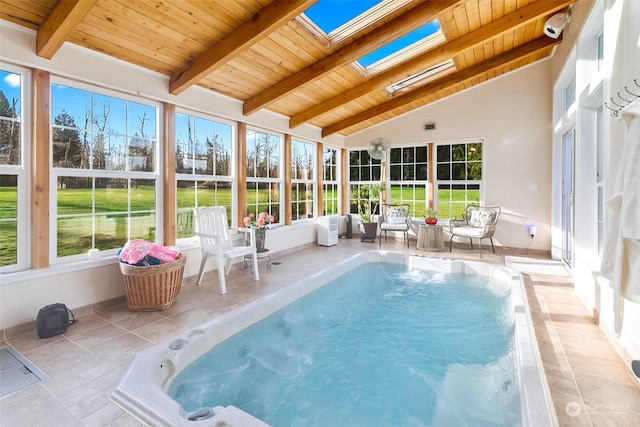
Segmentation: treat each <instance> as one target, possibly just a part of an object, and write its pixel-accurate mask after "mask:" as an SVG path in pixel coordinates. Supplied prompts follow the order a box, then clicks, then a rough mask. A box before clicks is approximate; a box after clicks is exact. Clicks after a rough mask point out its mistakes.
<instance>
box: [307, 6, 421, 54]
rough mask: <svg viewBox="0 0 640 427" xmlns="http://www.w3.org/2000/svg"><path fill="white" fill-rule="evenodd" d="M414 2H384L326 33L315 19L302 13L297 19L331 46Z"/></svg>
mask: <svg viewBox="0 0 640 427" xmlns="http://www.w3.org/2000/svg"><path fill="white" fill-rule="evenodd" d="M411 1H412V0H383V1H381V2H380V3H379V4H377V5H375V6H372V7H371V8H370V9H368V10H366V11H365V12H363V13H361V14H360V15H358V16H356V17H354V18H353V19H351V20H349V21H347V22H345V23H344V24H342V25H341V26H339V27H338V28H336V29H335V30H332V31H330V32H329V33H326V32H325V31H324V30H323V29H322V28H320V26H319V25H318V24H316V23H315V22H314V21H313V19H311V18H309V17H308V16H307V15H305V14H304V12H303V13H301V14H300V15H299V16H298V17H297V18H298V21H299V22H301V23H302V24H304V25H305V26H306V27H307V28H308V29H309V30H310V31H311V32H312V33H314V34H315V35H316V36H318V37H319V38H320V39H324V40H326V41H328V44H329V45H335V44H338V43H340V42H342V41H344V40H345V39H348V38H350V37H352V36H354V35H355V34H357V33H359V32H360V31H362V30H363V29H364V28H366V27H368V26H370V25H374V24H375V23H376V22H378V21H380V20H382V19H383V18H384V17H386V16H388V15H389V14H391V13H393V12H395V11H397V10H398V9H400V8H402V7H404V6H406V5H408V4H410V3H411Z"/></svg>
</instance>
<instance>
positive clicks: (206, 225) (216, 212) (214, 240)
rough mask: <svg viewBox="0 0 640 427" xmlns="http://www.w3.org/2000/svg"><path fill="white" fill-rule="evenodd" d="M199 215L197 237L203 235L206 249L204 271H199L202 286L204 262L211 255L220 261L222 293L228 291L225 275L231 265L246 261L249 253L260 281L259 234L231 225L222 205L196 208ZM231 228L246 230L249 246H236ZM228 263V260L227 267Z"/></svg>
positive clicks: (202, 266) (254, 275)
mask: <svg viewBox="0 0 640 427" xmlns="http://www.w3.org/2000/svg"><path fill="white" fill-rule="evenodd" d="M194 216H195V218H196V236H198V237H199V238H200V249H201V251H202V261H201V262H200V272H199V273H198V285H199V284H200V282H201V281H202V276H203V275H204V265H205V263H206V262H207V258H208V257H209V255H213V256H215V257H216V260H217V263H218V278H219V282H220V293H221V294H226V293H227V284H226V282H225V276H226V275H227V274H229V271H230V270H231V265H232V264H233V262H235V261H239V260H242V261H244V257H245V256H252V258H253V278H254V280H256V281H258V280H260V272H259V271H258V255H257V250H256V234H255V230H254V229H252V228H229V223H228V222H227V210H226V208H224V207H221V206H214V207H207V208H197V209H195V210H194ZM229 230H237V231H244V232H245V233H246V236H247V239H245V242H246V241H249V242H250V244H249V245H246V244H245V245H243V246H233V244H232V242H231V239H230V237H229ZM225 262H226V263H227V265H226V269H225Z"/></svg>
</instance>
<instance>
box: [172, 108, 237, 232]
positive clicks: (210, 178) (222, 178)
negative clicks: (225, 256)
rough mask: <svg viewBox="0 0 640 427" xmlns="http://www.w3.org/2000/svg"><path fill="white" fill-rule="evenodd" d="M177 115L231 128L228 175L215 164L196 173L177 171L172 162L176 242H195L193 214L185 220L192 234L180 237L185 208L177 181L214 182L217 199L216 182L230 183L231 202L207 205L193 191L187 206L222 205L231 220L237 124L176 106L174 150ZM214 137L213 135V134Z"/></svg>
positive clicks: (235, 171) (233, 216)
mask: <svg viewBox="0 0 640 427" xmlns="http://www.w3.org/2000/svg"><path fill="white" fill-rule="evenodd" d="M178 115H183V116H188V117H191V118H194V119H200V120H207V121H211V122H212V123H213V124H214V126H215V125H216V124H220V125H225V126H229V127H230V128H231V131H230V136H231V141H230V142H231V152H230V159H231V161H230V174H229V175H221V174H218V173H216V172H217V171H216V168H215V166H214V167H213V174H198V173H194V172H192V173H184V172H178V168H177V166H176V163H177V159H176V162H175V163H174V165H173V167H174V168H175V169H176V173H175V178H176V181H175V186H176V218H175V220H176V242H177V243H180V244H182V243H195V242H197V241H198V237H197V236H196V235H195V223H194V219H193V214H191V215H190V216H191V218H189V215H187V222H188V223H189V219H190V220H191V221H190V225H189V226H190V227H191V228H192V229H193V232H194V234H193V235H192V236H187V237H180V224H181V219H180V209H183V210H184V211H185V212H186V210H187V208H180V205H179V203H178V197H179V196H178V192H179V191H180V188H181V187H179V186H178V183H179V182H186V181H190V182H193V183H195V184H194V185H196V186H197V185H198V182H205V181H206V182H213V183H215V184H216V188H215V189H214V190H213V191H215V194H214V199H215V200H218V188H217V184H218V183H230V184H231V204H230V205H224V204H223V205H219V204H218V205H208V204H201V203H198V201H199V191H194V204H195V205H194V206H193V207H191V208H189V209H191V211H193V209H194V208H198V207H202V206H224V207H226V208H227V212H229V215H228V218H229V220H231V221H233V218H235V215H233V212H235V210H236V209H237V192H238V185H237V179H236V177H237V165H236V161H235V160H236V157H237V152H238V125H237V123H236V122H233V121H231V120H224V119H221V118H219V117H215V116H210V115H207V114H203V113H199V112H195V111H191V110H186V109H181V108H176V112H175V117H174V118H175V126H174V128H175V133H176V135H175V138H174V150H176V152H177V146H178V139H179V138H178V118H177V116H178ZM214 132H215V128H214ZM214 137H215V135H214ZM214 165H215V157H214Z"/></svg>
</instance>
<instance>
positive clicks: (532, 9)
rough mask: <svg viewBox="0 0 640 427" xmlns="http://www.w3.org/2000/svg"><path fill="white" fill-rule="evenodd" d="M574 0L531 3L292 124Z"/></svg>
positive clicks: (326, 103)
mask: <svg viewBox="0 0 640 427" xmlns="http://www.w3.org/2000/svg"><path fill="white" fill-rule="evenodd" d="M574 1H575V0H565V1H558V2H551V1H538V2H534V3H531V4H529V5H527V6H525V7H523V8H521V9H518V10H517V11H515V12H512V13H510V14H508V15H505V16H503V17H502V18H500V19H498V20H496V21H494V22H492V23H490V24H487V25H485V26H484V27H480V28H479V29H477V30H475V31H472V32H470V33H468V34H466V35H464V36H462V37H460V38H458V39H455V40H452V41H450V42H448V43H445V44H443V45H440V46H437V47H435V48H434V49H431V50H429V51H427V52H425V53H423V54H421V55H418V56H416V57H414V58H412V59H410V60H408V61H405V62H403V63H401V64H399V65H397V66H395V67H393V68H390V69H388V70H387V71H384V72H381V73H378V74H375V75H374V76H373V77H371V78H370V79H368V80H367V81H366V82H365V83H363V84H361V85H358V86H356V87H354V88H352V89H349V90H347V91H345V92H343V93H341V94H339V95H336V96H334V97H333V98H331V99H328V100H326V101H324V102H321V103H319V104H317V105H314V106H313V107H311V108H309V109H307V110H305V111H302V112H300V113H298V114H296V115H294V116H291V118H290V119H289V127H291V128H294V127H296V126H300V125H301V124H304V123H306V122H308V121H310V120H313V119H314V118H315V117H318V116H321V115H322V114H325V113H328V112H330V111H333V110H335V109H336V108H340V107H341V106H342V105H344V104H347V103H349V102H352V101H354V100H356V99H358V98H360V97H362V96H365V95H367V94H369V93H372V92H375V91H377V90H381V89H383V88H385V87H387V86H389V85H391V84H393V83H397V82H399V81H401V80H403V79H405V78H407V77H410V76H412V75H414V74H416V73H419V72H421V71H423V70H426V69H429V68H430V67H433V66H435V65H437V64H439V63H442V62H443V61H446V60H447V59H449V58H452V57H454V56H455V55H458V54H459V53H460V52H461V51H464V50H467V49H471V48H473V47H475V46H479V45H481V44H483V43H485V42H487V41H488V40H490V39H492V38H494V37H498V36H500V35H502V34H505V33H507V32H509V31H513V30H514V29H515V28H518V27H521V26H524V25H526V24H529V23H530V22H533V21H535V20H537V19H539V18H540V17H542V16H545V15H548V14H550V13H553V12H555V11H557V10H560V9H562V8H564V7H566V6H567V5H569V4H571V3H573V2H574Z"/></svg>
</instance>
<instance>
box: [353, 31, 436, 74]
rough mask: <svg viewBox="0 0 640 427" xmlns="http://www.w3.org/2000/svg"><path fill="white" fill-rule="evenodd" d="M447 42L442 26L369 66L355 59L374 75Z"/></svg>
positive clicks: (367, 71) (368, 72)
mask: <svg viewBox="0 0 640 427" xmlns="http://www.w3.org/2000/svg"><path fill="white" fill-rule="evenodd" d="M444 42H446V38H445V36H444V33H443V32H442V27H440V28H439V29H438V31H436V32H435V33H433V34H431V35H429V36H427V37H425V38H423V39H420V40H418V41H416V42H415V43H412V44H410V45H409V46H407V47H404V48H402V49H400V50H397V51H396V52H394V53H392V54H390V55H387V56H385V57H384V58H382V59H380V60H378V61H376V62H374V63H373V64H370V65H368V66H366V67H365V66H363V65H362V64H361V63H360V62H359V61H360V60H359V59H358V60H357V61H355V62H356V63H357V64H358V65H359V66H360V67H361V68H363V69H364V70H365V72H366V73H367V75H373V74H375V73H378V72H380V71H384V70H386V69H389V68H391V67H393V66H395V65H398V64H400V63H401V62H404V61H407V60H409V59H411V58H414V57H415V56H416V55H419V54H421V53H423V52H426V51H428V50H430V49H433V48H434V47H436V46H438V45H440V44H442V43H444Z"/></svg>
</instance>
